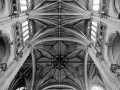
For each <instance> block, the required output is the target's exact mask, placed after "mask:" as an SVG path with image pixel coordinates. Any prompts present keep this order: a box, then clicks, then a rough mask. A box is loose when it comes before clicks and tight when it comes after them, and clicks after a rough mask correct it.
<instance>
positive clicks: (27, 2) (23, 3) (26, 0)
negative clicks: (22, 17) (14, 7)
mask: <svg viewBox="0 0 120 90" xmlns="http://www.w3.org/2000/svg"><path fill="white" fill-rule="evenodd" d="M30 8H31V0H20V10H21V12H23V11H27V10H29V9H30Z"/></svg>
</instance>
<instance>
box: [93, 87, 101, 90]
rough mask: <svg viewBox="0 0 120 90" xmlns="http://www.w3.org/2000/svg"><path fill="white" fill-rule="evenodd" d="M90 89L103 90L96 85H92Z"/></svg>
mask: <svg viewBox="0 0 120 90" xmlns="http://www.w3.org/2000/svg"><path fill="white" fill-rule="evenodd" d="M91 90H103V89H102V88H101V87H98V86H94V87H92V89H91Z"/></svg>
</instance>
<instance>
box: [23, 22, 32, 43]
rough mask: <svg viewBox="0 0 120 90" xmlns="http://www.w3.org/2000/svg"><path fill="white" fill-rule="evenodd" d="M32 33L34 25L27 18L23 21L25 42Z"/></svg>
mask: <svg viewBox="0 0 120 90" xmlns="http://www.w3.org/2000/svg"><path fill="white" fill-rule="evenodd" d="M31 34H32V25H31V23H30V21H28V20H26V21H24V22H22V36H23V42H26V41H27V40H28V39H29V38H30V35H31Z"/></svg>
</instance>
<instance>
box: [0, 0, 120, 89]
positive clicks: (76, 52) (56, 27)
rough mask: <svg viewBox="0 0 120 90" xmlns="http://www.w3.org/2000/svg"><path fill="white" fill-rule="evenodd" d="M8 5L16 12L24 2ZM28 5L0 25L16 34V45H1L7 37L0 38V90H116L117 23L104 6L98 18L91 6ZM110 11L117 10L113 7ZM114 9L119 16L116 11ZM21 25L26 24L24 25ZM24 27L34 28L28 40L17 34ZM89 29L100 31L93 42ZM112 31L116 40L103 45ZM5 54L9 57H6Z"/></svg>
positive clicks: (63, 2) (43, 0) (66, 0)
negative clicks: (0, 42) (96, 89)
mask: <svg viewBox="0 0 120 90" xmlns="http://www.w3.org/2000/svg"><path fill="white" fill-rule="evenodd" d="M4 1H5V0H4ZM9 1H10V2H12V5H13V6H15V7H16V6H17V5H19V3H20V2H21V1H22V0H18V1H17V0H9ZM25 1H26V0H25ZM27 1H31V4H28V6H29V7H30V9H28V11H27V12H24V11H23V12H21V13H18V11H16V12H14V13H13V14H11V15H10V16H8V17H7V18H8V19H7V18H6V19H7V20H6V19H5V18H3V19H0V29H4V28H6V27H13V29H14V30H15V36H14V39H11V38H12V35H11V36H10V37H11V38H10V43H9V44H10V46H9V44H8V40H7V42H6V41H4V40H5V39H7V38H5V39H3V38H4V37H6V35H4V33H6V31H5V30H3V31H2V32H0V34H1V37H0V40H1V41H3V42H4V43H2V44H1V46H0V53H1V56H0V64H1V66H0V68H1V72H0V73H1V74H0V90H92V87H93V86H99V87H101V88H103V90H119V89H120V86H119V84H120V82H119V77H118V75H119V73H117V70H118V68H119V65H116V62H117V63H119V61H118V60H119V50H118V51H117V49H118V47H117V46H118V45H119V43H117V42H119V30H118V29H119V23H120V21H119V19H118V18H119V17H118V18H114V17H112V16H109V15H107V14H110V12H108V11H107V9H108V7H107V4H109V3H108V0H105V1H103V0H100V3H101V4H100V5H101V9H100V10H101V11H100V12H94V11H92V10H91V7H92V6H90V5H92V4H91V2H90V1H94V0H27ZM16 2H17V4H16ZM111 2H112V0H110V3H111ZM2 3H3V2H2ZM4 3H7V1H5V2H4ZM12 5H11V6H12ZM114 5H117V3H116V2H115V1H114ZM1 8H2V7H1ZM14 9H16V8H13V11H14ZM24 9H26V8H24ZM115 9H116V11H117V12H116V13H118V12H119V8H118V7H117V8H115ZM117 15H118V16H119V14H117ZM24 20H28V22H27V21H26V22H25V23H22V22H23V21H24ZM21 23H22V24H21ZM26 23H29V28H32V30H31V29H30V30H31V31H30V30H29V31H26V32H29V33H31V34H29V35H28V37H30V38H29V39H28V40H26V38H24V34H25V33H24V32H21V30H23V31H24V29H23V28H20V27H23V26H22V25H24V24H26ZM14 24H15V26H14ZM92 24H93V26H96V27H97V25H98V28H97V29H98V32H97V34H98V35H97V39H96V40H94V39H93V40H92V39H91V37H90V35H91V34H92V33H94V32H91V28H92ZM106 27H108V28H107V29H106ZM111 28H112V29H113V30H116V31H114V32H115V35H113V36H114V37H110V41H108V42H107V44H106V41H105V40H104V39H105V37H107V38H108V36H109V35H108V34H110V32H109V31H108V29H111ZM19 29H20V30H19ZM95 30H96V29H95ZM100 30H101V31H100ZM105 30H107V31H105ZM117 30H118V31H117ZM9 32H10V31H9ZM9 32H8V33H9ZM11 32H12V31H11ZM106 33H107V34H106ZM19 34H20V35H19ZM21 34H23V36H21ZM101 34H102V35H101ZM116 35H117V36H116ZM25 36H27V35H26V34H25ZM18 37H20V40H19V39H17V38H18ZM21 39H23V40H21ZM113 39H114V40H113ZM21 41H22V42H21ZM113 42H114V44H113ZM5 44H7V48H6V47H4V46H6V45H5ZM111 46H115V47H113V48H112V47H111ZM9 47H11V49H10V50H12V51H9V50H8V49H9ZM106 47H108V48H107V49H106ZM109 48H110V49H109ZM4 49H5V51H4ZM108 49H109V51H108V54H106V52H107V50H108ZM110 50H113V51H110ZM8 51H9V52H8ZM14 51H15V52H14ZM116 51H117V54H116ZM11 53H12V54H11ZM5 54H6V55H7V56H9V55H10V56H9V57H7V56H6V57H5V56H4V55H5ZM107 55H109V57H110V58H109V57H108V56H107ZM8 58H9V59H8ZM2 59H3V61H2ZM6 59H8V61H7V60H6ZM109 59H110V60H109ZM3 62H4V63H3ZM6 63H7V64H6ZM114 64H115V65H114ZM114 66H115V67H114ZM6 67H7V68H6ZM118 72H119V70H118ZM116 74H117V76H116ZM20 88H24V89H20ZM101 90H102V89H101Z"/></svg>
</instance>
